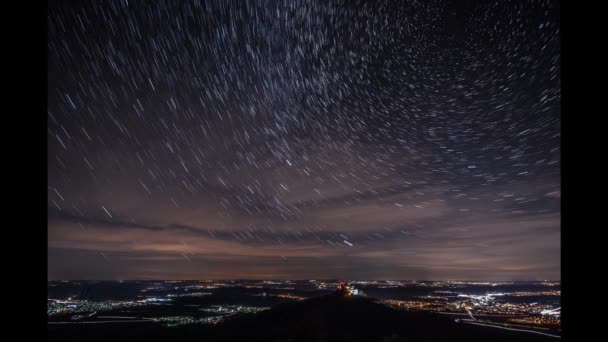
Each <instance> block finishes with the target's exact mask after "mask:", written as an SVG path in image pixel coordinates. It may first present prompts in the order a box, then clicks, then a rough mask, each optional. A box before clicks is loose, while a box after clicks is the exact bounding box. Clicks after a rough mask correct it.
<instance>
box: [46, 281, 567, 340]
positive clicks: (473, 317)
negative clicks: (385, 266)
mask: <svg viewBox="0 0 608 342" xmlns="http://www.w3.org/2000/svg"><path fill="white" fill-rule="evenodd" d="M83 289H84V290H83ZM114 293H117V294H121V296H122V293H132V294H133V295H132V298H128V299H127V298H122V299H118V298H112V297H113V294H114ZM332 293H338V294H340V295H342V296H345V297H366V298H369V299H370V300H373V301H376V302H378V303H381V304H384V305H385V306H387V307H390V308H394V309H398V310H407V311H419V312H431V313H436V314H440V315H444V316H448V317H451V318H453V320H454V322H458V323H460V322H468V323H475V324H486V325H493V326H502V327H512V328H525V329H533V330H534V331H547V332H551V333H554V334H559V333H560V331H561V328H560V296H561V290H560V283H559V282H526V283H517V282H515V283H504V282H503V283H489V282H440V281H433V282H420V281H346V282H344V281H325V280H308V281H254V280H244V281H180V282H175V281H132V282H120V283H119V282H92V283H87V282H50V283H49V299H48V306H47V314H48V321H49V324H68V323H70V324H78V323H81V322H109V321H117V322H118V321H121V322H123V321H130V322H149V323H151V322H154V323H159V324H162V325H164V326H167V327H176V326H182V325H193V324H195V325H196V324H198V325H200V324H202V325H213V324H216V323H218V322H220V321H221V320H223V319H225V318H227V317H230V316H232V315H236V314H256V313H258V312H261V311H265V310H268V309H270V308H271V307H273V306H275V305H278V304H281V303H289V302H297V301H303V300H305V299H308V298H313V297H317V296H322V295H328V294H332ZM102 294H103V295H102ZM104 296H105V298H104ZM114 297H120V296H114Z"/></svg>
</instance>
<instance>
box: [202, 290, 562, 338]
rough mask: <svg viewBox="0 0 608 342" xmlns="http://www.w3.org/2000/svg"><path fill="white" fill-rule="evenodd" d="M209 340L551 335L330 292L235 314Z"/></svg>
mask: <svg viewBox="0 0 608 342" xmlns="http://www.w3.org/2000/svg"><path fill="white" fill-rule="evenodd" d="M213 335H214V336H212V337H211V338H210V339H208V341H218V342H219V341H245V340H246V341H252V342H253V341H277V342H278V341H281V342H283V341H285V342H286V341H335V342H339V341H348V342H351V341H353V342H354V341H469V342H470V341H492V342H499V341H550V340H554V338H551V337H545V336H541V335H535V334H528V333H521V332H514V331H507V330H498V329H494V328H486V327H479V326H471V325H466V324H458V323H455V322H454V321H453V319H452V318H449V317H446V316H441V315H438V314H432V313H420V312H406V311H400V310H395V309H391V308H388V307H386V306H384V305H382V304H379V303H377V302H375V301H374V300H373V299H368V298H363V297H348V296H347V297H345V296H341V295H328V296H323V297H317V298H313V299H309V300H306V301H303V302H299V303H288V304H281V305H278V306H277V307H275V308H273V309H272V310H269V311H265V312H260V313H258V314H257V315H255V316H254V317H251V316H250V315H240V316H233V317H232V318H230V319H227V320H225V321H223V322H222V323H220V324H219V325H218V326H217V327H216V329H215V332H214V334H213Z"/></svg>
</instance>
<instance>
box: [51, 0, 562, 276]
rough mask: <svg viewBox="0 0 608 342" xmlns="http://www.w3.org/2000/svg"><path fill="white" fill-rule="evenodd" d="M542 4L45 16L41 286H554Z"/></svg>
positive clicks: (554, 130) (547, 18)
mask: <svg viewBox="0 0 608 342" xmlns="http://www.w3.org/2000/svg"><path fill="white" fill-rule="evenodd" d="M559 27H560V24H559V3H558V2H557V1H502V0H501V1H453V2H452V1H397V0H395V1H385V2H380V1H378V2H371V1H370V2H354V1H200V2H199V1H135V0H131V1H92V2H84V1H83V2H80V1H53V2H51V5H49V13H48V137H47V141H48V277H49V279H228V278H230V279H234V278H274V279H324V278H341V279H418V280H435V279H436V280H442V279H454V280H543V279H551V280H559V278H560V197H561V195H560V129H561V125H560V30H559Z"/></svg>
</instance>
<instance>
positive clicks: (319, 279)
mask: <svg viewBox="0 0 608 342" xmlns="http://www.w3.org/2000/svg"><path fill="white" fill-rule="evenodd" d="M53 281H59V282H67V281H107V282H133V281H173V282H180V281H204V282H211V281H416V282H463V283H465V282H466V283H482V282H485V283H509V282H512V283H517V282H552V283H556V282H561V279H560V280H551V279H545V280H457V279H450V280H428V279H426V280H423V279H342V278H335V279H331V278H329V279H322V278H317V279H279V278H274V279H265V278H259V279H253V278H234V279H120V280H118V279H54V280H47V282H53Z"/></svg>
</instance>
